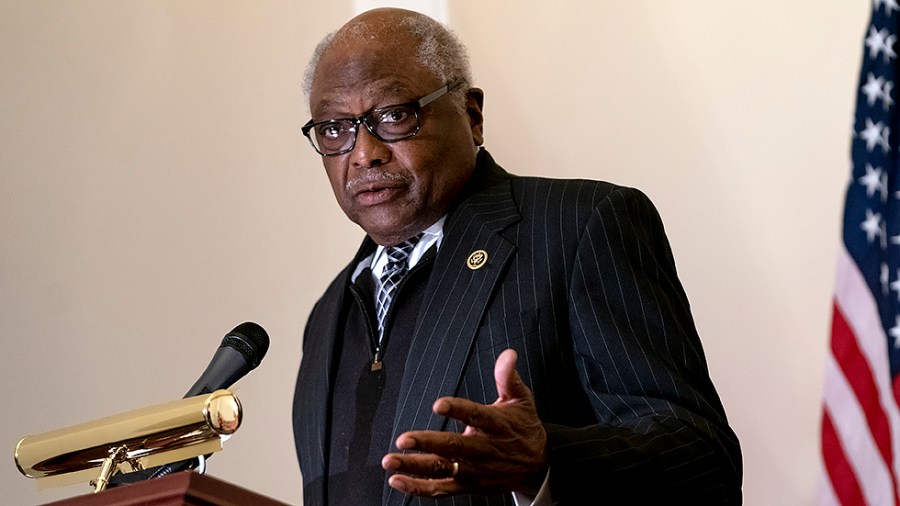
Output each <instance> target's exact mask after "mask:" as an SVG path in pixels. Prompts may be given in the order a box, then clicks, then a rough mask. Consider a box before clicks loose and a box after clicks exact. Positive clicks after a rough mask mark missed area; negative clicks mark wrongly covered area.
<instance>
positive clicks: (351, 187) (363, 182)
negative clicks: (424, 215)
mask: <svg viewBox="0 0 900 506" xmlns="http://www.w3.org/2000/svg"><path fill="white" fill-rule="evenodd" d="M411 180H412V178H411V177H410V176H409V175H407V174H398V173H396V172H387V171H382V170H367V171H365V172H363V174H362V175H360V176H359V177H355V178H353V179H351V180H349V181H347V184H345V185H344V188H346V189H347V191H350V192H353V191H356V190H357V189H358V188H360V187H366V186H371V185H372V184H373V183H374V184H379V183H386V184H391V183H409V182H410V181H411Z"/></svg>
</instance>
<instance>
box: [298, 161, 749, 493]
mask: <svg viewBox="0 0 900 506" xmlns="http://www.w3.org/2000/svg"><path fill="white" fill-rule="evenodd" d="M444 234H445V236H444V241H443V244H442V246H441V249H440V250H439V252H438V254H437V257H436V258H435V260H434V266H433V269H432V272H431V275H430V278H429V281H428V289H427V290H426V296H425V299H424V300H423V302H422V307H421V310H420V315H419V323H418V326H417V330H416V332H415V335H414V337H413V343H412V347H411V349H410V350H409V355H408V360H407V365H406V370H405V373H404V378H403V386H402V388H401V395H400V398H399V399H398V402H397V412H396V417H395V424H394V439H396V436H397V435H399V434H400V433H402V432H404V431H408V430H411V429H432V430H461V427H459V426H456V425H455V423H456V422H449V424H448V422H447V421H446V420H445V419H443V418H440V417H438V416H436V415H434V414H433V413H432V412H431V405H432V403H433V402H434V400H435V399H437V398H438V397H442V396H458V397H464V398H468V399H471V400H473V401H477V402H482V403H491V402H493V401H494V400H495V399H496V396H497V392H496V389H495V386H494V382H493V367H494V361H495V359H496V357H497V356H498V355H499V354H500V352H501V351H503V350H504V349H506V348H514V349H516V350H517V352H518V354H519V362H518V367H517V369H518V371H519V373H520V374H521V375H522V377H523V379H524V380H525V382H526V383H527V384H528V385H529V386H530V387H531V388H532V390H533V392H534V395H535V399H536V402H537V407H538V412H539V414H540V417H541V420H542V421H543V422H544V423H545V426H546V427H547V430H548V436H549V442H548V445H549V452H550V469H551V471H550V484H551V494H552V497H553V500H554V504H557V503H558V504H671V503H679V504H722V503H728V504H736V503H740V501H741V491H740V487H741V455H740V447H739V444H738V441H737V438H736V436H735V434H734V433H733V432H732V430H731V429H730V428H729V426H728V423H727V421H726V418H725V414H724V410H723V408H722V405H721V403H720V401H719V398H718V396H717V394H716V392H715V389H714V388H713V385H712V383H711V382H710V379H709V375H708V372H707V367H706V361H705V358H704V354H703V350H702V349H701V345H700V340H699V338H698V336H697V332H696V330H695V328H694V323H693V320H692V318H691V314H690V309H689V306H688V300H687V297H686V296H685V294H684V291H683V290H682V287H681V284H680V282H679V281H678V278H677V276H676V272H675V263H674V260H673V257H672V254H671V251H670V248H669V245H668V241H667V239H666V236H665V233H664V231H663V225H662V222H661V221H660V219H659V216H658V214H657V212H656V210H655V208H654V207H653V205H652V204H651V203H650V201H649V200H648V199H647V198H646V197H645V196H644V195H643V194H642V193H640V192H639V191H637V190H634V189H629V188H623V187H619V186H615V185H612V184H609V183H603V182H596V181H584V180H550V179H542V178H531V177H513V176H510V175H509V174H507V173H506V172H505V171H503V169H501V168H500V167H499V166H497V165H496V164H495V163H494V161H493V160H492V159H491V157H490V155H488V154H487V152H486V151H484V150H482V152H481V153H480V154H479V157H478V164H477V168H476V174H475V176H474V177H473V182H472V183H471V184H470V187H469V191H468V192H467V193H466V196H464V198H463V199H461V202H460V203H459V205H457V206H456V207H455V208H454V209H453V210H451V212H450V215H449V216H448V219H447V221H446V223H445V225H444ZM367 243H368V244H364V245H363V248H361V253H362V252H364V251H370V249H371V241H369V240H368V239H367ZM476 250H485V251H487V252H488V263H487V265H486V266H484V267H483V268H481V269H478V270H471V269H469V268H467V267H466V259H467V258H468V257H469V255H470V253H472V252H473V251H476ZM359 258H360V257H359V255H358V256H357V259H355V260H354V261H353V262H351V264H350V265H349V266H348V267H347V268H346V269H345V270H344V271H343V272H342V273H341V274H340V275H338V277H337V278H336V279H335V281H334V282H333V283H332V284H331V286H330V287H329V288H328V290H327V291H326V292H325V294H324V296H323V297H322V299H320V300H319V302H318V303H317V304H316V307H315V308H314V309H313V312H312V314H311V316H310V319H309V321H308V322H307V327H306V331H305V335H304V342H303V359H302V363H301V366H300V373H299V375H298V379H297V390H296V393H295V398H294V420H293V421H294V435H295V443H296V446H297V453H298V457H299V460H300V467H301V471H302V473H303V477H304V483H306V484H307V486H305V488H304V498H305V500H304V505H306V506H314V505H318V504H321V503H322V496H323V490H322V489H321V486H318V485H317V486H310V485H309V484H310V483H313V482H315V483H321V482H322V481H323V480H322V479H321V478H322V475H323V473H324V472H325V470H326V469H327V463H326V458H327V455H326V452H327V448H328V443H327V441H326V437H327V424H328V420H327V415H328V408H327V406H328V398H329V391H330V382H331V380H332V376H331V375H332V373H333V370H332V369H333V367H332V365H333V363H332V357H333V356H334V343H335V338H336V333H337V332H338V331H339V329H340V322H339V321H338V320H339V314H340V313H341V311H340V308H341V306H342V304H343V303H344V298H345V297H346V296H347V285H348V283H349V276H350V273H351V272H352V270H353V268H354V267H355V265H356V263H357V262H358V261H359ZM388 451H396V449H394V448H385V453H387V452H388ZM372 499H373V500H371V501H363V503H365V504H377V503H378V500H377V497H374V498H372ZM383 504H385V505H400V504H456V505H468V504H490V505H493V504H512V501H511V496H510V495H509V494H501V495H497V496H493V497H454V498H444V499H442V500H440V501H435V500H432V499H420V498H408V497H406V496H405V495H404V494H402V493H400V492H398V491H396V490H393V489H391V488H390V487H388V486H385V490H384V497H383Z"/></svg>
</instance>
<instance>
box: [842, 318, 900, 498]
mask: <svg viewBox="0 0 900 506" xmlns="http://www.w3.org/2000/svg"><path fill="white" fill-rule="evenodd" d="M831 353H832V355H833V356H834V358H835V360H836V361H837V363H838V365H839V366H840V368H841V370H842V371H843V373H844V377H846V378H847V381H848V383H849V384H850V387H851V388H852V389H853V393H854V395H855V396H856V401H857V403H858V404H859V406H860V408H861V409H862V410H863V413H865V416H866V423H867V424H868V426H869V432H870V433H871V435H872V439H873V440H874V441H875V445H876V446H877V447H878V451H879V452H880V453H881V457H882V459H884V464H885V467H886V468H887V469H889V470H891V472H890V475H891V482H892V483H893V486H894V491H893V492H894V494H893V495H894V504H900V499H898V496H897V479H896V477H895V476H894V473H893V469H894V465H893V462H894V458H893V451H892V446H891V426H890V423H889V422H888V418H887V414H886V413H885V412H884V409H883V408H882V406H881V402H880V401H879V399H880V397H881V396H880V395H879V392H878V386H877V385H876V384H875V380H874V377H873V374H872V369H871V368H870V367H869V363H868V361H867V360H866V357H865V355H864V354H863V352H862V350H861V349H860V348H859V343H858V342H857V341H856V335H855V334H854V333H853V330H852V329H851V328H850V326H849V325H848V324H847V320H846V319H845V318H844V314H843V313H842V312H841V309H840V307H839V306H838V305H837V304H835V305H834V308H833V316H832V320H831ZM891 398H893V396H891Z"/></svg>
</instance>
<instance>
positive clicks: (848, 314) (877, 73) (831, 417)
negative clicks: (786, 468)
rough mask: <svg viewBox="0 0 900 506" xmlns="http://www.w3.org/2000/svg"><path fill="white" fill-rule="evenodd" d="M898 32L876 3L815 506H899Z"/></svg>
mask: <svg viewBox="0 0 900 506" xmlns="http://www.w3.org/2000/svg"><path fill="white" fill-rule="evenodd" d="M898 28H900V5H898V3H897V0H873V1H872V17H871V23H870V24H869V26H868V28H867V30H866V34H865V42H864V47H863V63H862V68H861V71H860V79H859V92H858V94H857V98H856V100H857V105H856V117H855V120H854V126H853V138H852V147H851V152H852V170H851V178H850V181H849V183H848V187H847V200H846V203H845V205H844V231H843V242H842V245H841V248H840V251H839V254H838V268H837V281H836V286H835V295H834V307H833V316H832V324H831V325H832V326H831V353H830V354H829V355H828V358H827V362H826V372H825V393H824V406H823V413H822V440H821V444H822V456H823V459H822V463H823V470H822V477H823V479H822V480H821V483H820V486H819V490H818V500H817V502H818V503H819V504H843V505H851V504H853V505H855V504H871V505H900V500H898V488H897V484H898V482H900V475H898V471H900V408H898V399H900V177H898V175H900V174H898V160H897V157H898V149H897V135H898V133H900V125H898V117H897V107H896V104H895V103H894V97H896V94H895V93H894V88H895V83H896V79H895V76H896V74H897V65H898V60H897V53H896V50H897V34H898V32H900V30H898Z"/></svg>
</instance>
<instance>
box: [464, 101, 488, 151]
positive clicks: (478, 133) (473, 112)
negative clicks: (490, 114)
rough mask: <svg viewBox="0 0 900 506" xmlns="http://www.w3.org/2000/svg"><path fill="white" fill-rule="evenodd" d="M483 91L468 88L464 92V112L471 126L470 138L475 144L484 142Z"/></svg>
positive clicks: (478, 144) (479, 144)
mask: <svg viewBox="0 0 900 506" xmlns="http://www.w3.org/2000/svg"><path fill="white" fill-rule="evenodd" d="M483 108H484V91H482V90H481V88H470V89H469V91H468V92H466V114H467V115H468V116H469V125H470V126H471V127H472V140H474V141H475V145H476V146H481V145H482V144H484V112H483V110H484V109H483Z"/></svg>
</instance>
